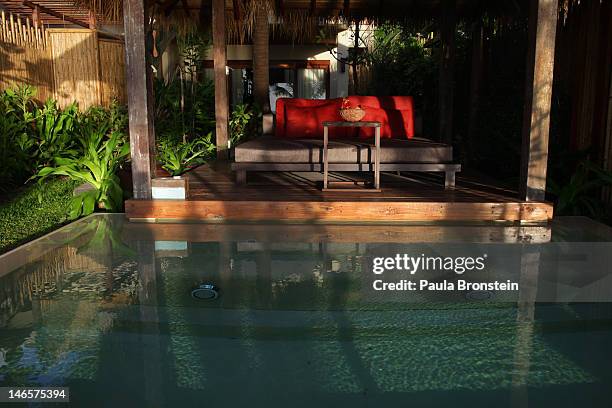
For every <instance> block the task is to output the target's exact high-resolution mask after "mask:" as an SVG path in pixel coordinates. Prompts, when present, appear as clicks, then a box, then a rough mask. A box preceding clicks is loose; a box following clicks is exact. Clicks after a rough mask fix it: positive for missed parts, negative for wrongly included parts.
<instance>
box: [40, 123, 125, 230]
mask: <svg viewBox="0 0 612 408" xmlns="http://www.w3.org/2000/svg"><path fill="white" fill-rule="evenodd" d="M109 129H110V123H109V122H106V123H105V124H104V125H103V126H101V127H96V128H95V127H94V123H93V122H85V123H84V124H82V125H81V127H80V129H79V136H78V140H79V143H80V144H81V147H82V150H83V155H82V156H81V157H66V158H64V157H58V158H55V160H54V163H55V166H49V167H44V168H42V169H41V170H40V171H39V172H38V174H37V175H36V176H35V177H38V178H39V182H40V181H42V180H44V179H46V178H47V177H49V176H68V177H70V178H71V179H72V180H76V181H80V182H84V183H88V184H89V185H90V186H91V187H92V190H89V191H85V192H83V193H81V194H79V195H77V196H75V197H74V198H73V199H72V201H71V204H70V209H69V213H68V216H69V218H70V219H75V218H77V217H79V216H81V215H88V214H91V213H92V212H94V210H95V208H96V205H97V206H98V207H99V208H103V209H105V210H107V211H119V210H120V209H121V208H122V205H123V190H122V189H121V186H120V184H119V177H118V176H117V174H116V173H117V170H118V168H119V166H120V165H121V164H122V163H123V162H125V160H126V159H127V157H128V155H129V152H130V150H129V148H130V147H129V144H128V143H126V142H125V137H124V136H123V134H121V133H120V132H118V131H111V133H110V135H107V133H108V131H109Z"/></svg>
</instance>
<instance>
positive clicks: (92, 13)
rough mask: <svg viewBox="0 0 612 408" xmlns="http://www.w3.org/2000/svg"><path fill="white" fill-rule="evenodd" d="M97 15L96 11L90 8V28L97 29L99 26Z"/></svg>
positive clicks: (88, 15) (88, 17)
mask: <svg viewBox="0 0 612 408" xmlns="http://www.w3.org/2000/svg"><path fill="white" fill-rule="evenodd" d="M97 20H98V19H97V17H96V13H95V11H93V10H89V11H88V13H87V23H88V24H89V28H90V29H91V30H95V29H97V28H98V21H97Z"/></svg>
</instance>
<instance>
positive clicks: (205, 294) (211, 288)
mask: <svg viewBox="0 0 612 408" xmlns="http://www.w3.org/2000/svg"><path fill="white" fill-rule="evenodd" d="M191 297H192V298H194V299H198V300H214V299H216V298H218V297H219V288H218V287H217V286H215V285H213V284H212V283H203V284H201V285H200V286H198V287H197V288H195V289H194V290H192V291H191Z"/></svg>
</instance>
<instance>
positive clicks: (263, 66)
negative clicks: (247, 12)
mask: <svg viewBox="0 0 612 408" xmlns="http://www.w3.org/2000/svg"><path fill="white" fill-rule="evenodd" d="M254 4H255V5H254V7H255V8H256V10H255V25H254V27H253V94H254V95H253V96H254V99H255V103H257V104H258V105H259V106H260V107H261V108H262V110H263V111H264V112H265V113H267V112H269V111H270V98H269V96H268V94H269V86H270V61H269V59H270V56H269V34H270V33H269V31H270V29H269V26H268V9H267V7H266V3H265V2H260V3H254Z"/></svg>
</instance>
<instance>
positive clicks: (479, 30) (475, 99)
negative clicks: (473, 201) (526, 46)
mask: <svg viewBox="0 0 612 408" xmlns="http://www.w3.org/2000/svg"><path fill="white" fill-rule="evenodd" d="M483 63H484V28H483V26H482V16H478V19H477V20H476V21H475V22H474V24H473V26H472V69H471V75H470V110H469V123H468V138H467V141H466V142H467V143H466V144H467V146H466V148H467V153H468V155H467V156H468V157H472V156H473V154H474V136H475V133H476V124H477V121H478V109H479V107H480V92H481V88H482V86H481V84H482V72H483Z"/></svg>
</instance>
